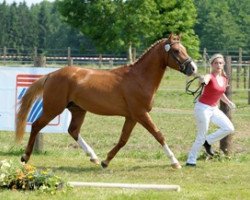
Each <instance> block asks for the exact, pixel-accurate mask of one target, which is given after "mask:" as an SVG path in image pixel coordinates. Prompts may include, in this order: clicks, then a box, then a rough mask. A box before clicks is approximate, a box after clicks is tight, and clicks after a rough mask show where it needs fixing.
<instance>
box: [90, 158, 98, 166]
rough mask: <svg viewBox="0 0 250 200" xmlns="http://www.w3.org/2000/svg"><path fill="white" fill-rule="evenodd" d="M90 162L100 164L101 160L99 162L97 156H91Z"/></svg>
mask: <svg viewBox="0 0 250 200" xmlns="http://www.w3.org/2000/svg"><path fill="white" fill-rule="evenodd" d="M90 162H92V163H94V164H95V165H99V164H100V162H99V160H98V159H97V158H91V159H90Z"/></svg>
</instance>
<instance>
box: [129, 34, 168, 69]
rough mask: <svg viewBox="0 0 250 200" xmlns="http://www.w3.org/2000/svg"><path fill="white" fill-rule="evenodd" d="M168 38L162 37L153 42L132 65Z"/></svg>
mask: <svg viewBox="0 0 250 200" xmlns="http://www.w3.org/2000/svg"><path fill="white" fill-rule="evenodd" d="M166 40H167V38H162V39H160V40H157V41H156V42H155V43H153V44H152V45H151V46H150V47H149V48H147V49H146V50H145V51H144V53H143V54H142V55H141V56H140V57H139V58H137V59H136V60H135V61H134V62H133V63H132V64H131V65H134V64H136V63H138V62H139V61H140V60H142V59H143V57H145V55H146V54H147V53H148V52H149V51H150V50H151V49H153V48H154V47H155V46H157V45H158V44H159V43H161V42H163V41H166Z"/></svg>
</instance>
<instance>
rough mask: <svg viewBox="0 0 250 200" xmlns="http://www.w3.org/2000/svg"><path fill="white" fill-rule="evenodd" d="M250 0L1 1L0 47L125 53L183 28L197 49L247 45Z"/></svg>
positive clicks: (190, 44)
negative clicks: (8, 2) (28, 2)
mask: <svg viewBox="0 0 250 200" xmlns="http://www.w3.org/2000/svg"><path fill="white" fill-rule="evenodd" d="M249 16H250V0H241V1H236V0H222V1H216V0H209V1H206V0H186V1H181V0H171V1H170V0H127V1H123V0H113V1H110V0H74V1H72V0H56V1H55V2H48V1H43V2H41V3H39V4H35V5H32V6H31V7H28V6H27V4H26V3H25V1H24V2H22V3H19V4H17V3H13V4H11V5H8V4H6V2H5V1H3V2H2V3H0V48H2V47H3V46H7V47H8V48H17V49H20V50H22V49H28V48H33V47H35V46H36V47H38V48H39V49H45V50H46V49H58V48H66V47H68V46H70V47H71V48H72V49H81V51H82V52H86V51H89V50H92V51H94V52H97V53H103V52H105V53H110V52H112V53H125V52H127V49H128V48H132V47H136V48H138V49H145V48H146V47H148V46H150V45H151V44H152V43H153V42H154V41H156V40H158V39H160V38H162V37H167V36H168V34H169V33H170V32H174V33H182V39H183V43H184V44H185V46H187V47H188V50H189V51H190V54H191V55H192V56H194V57H197V56H198V52H199V49H203V48H207V49H210V50H214V51H232V50H237V49H238V48H239V47H242V48H244V50H246V51H248V50H250V41H249V40H250V38H249V37H248V35H249V34H250V17H249Z"/></svg>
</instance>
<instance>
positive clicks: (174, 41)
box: [164, 34, 197, 76]
mask: <svg viewBox="0 0 250 200" xmlns="http://www.w3.org/2000/svg"><path fill="white" fill-rule="evenodd" d="M164 48H165V53H166V56H165V60H166V64H167V66H169V67H171V68H173V69H175V70H178V71H180V72H182V73H184V74H186V75H188V76H191V75H193V74H196V72H197V66H196V64H195V63H194V62H193V61H192V59H191V58H190V56H189V55H188V54H187V50H186V48H185V47H184V46H183V45H182V44H181V42H180V36H179V35H173V34H171V35H170V36H169V37H168V39H167V41H166V43H165V44H164Z"/></svg>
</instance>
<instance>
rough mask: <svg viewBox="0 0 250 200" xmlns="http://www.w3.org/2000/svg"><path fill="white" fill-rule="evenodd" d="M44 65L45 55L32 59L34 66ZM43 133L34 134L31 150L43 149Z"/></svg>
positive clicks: (38, 150) (39, 150)
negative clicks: (34, 138)
mask: <svg viewBox="0 0 250 200" xmlns="http://www.w3.org/2000/svg"><path fill="white" fill-rule="evenodd" d="M45 66H46V57H45V56H42V55H39V56H37V57H35V59H34V67H45ZM43 143H44V142H43V134H42V133H41V132H40V133H38V134H37V136H36V140H35V144H34V148H33V150H34V151H36V152H41V151H43Z"/></svg>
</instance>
